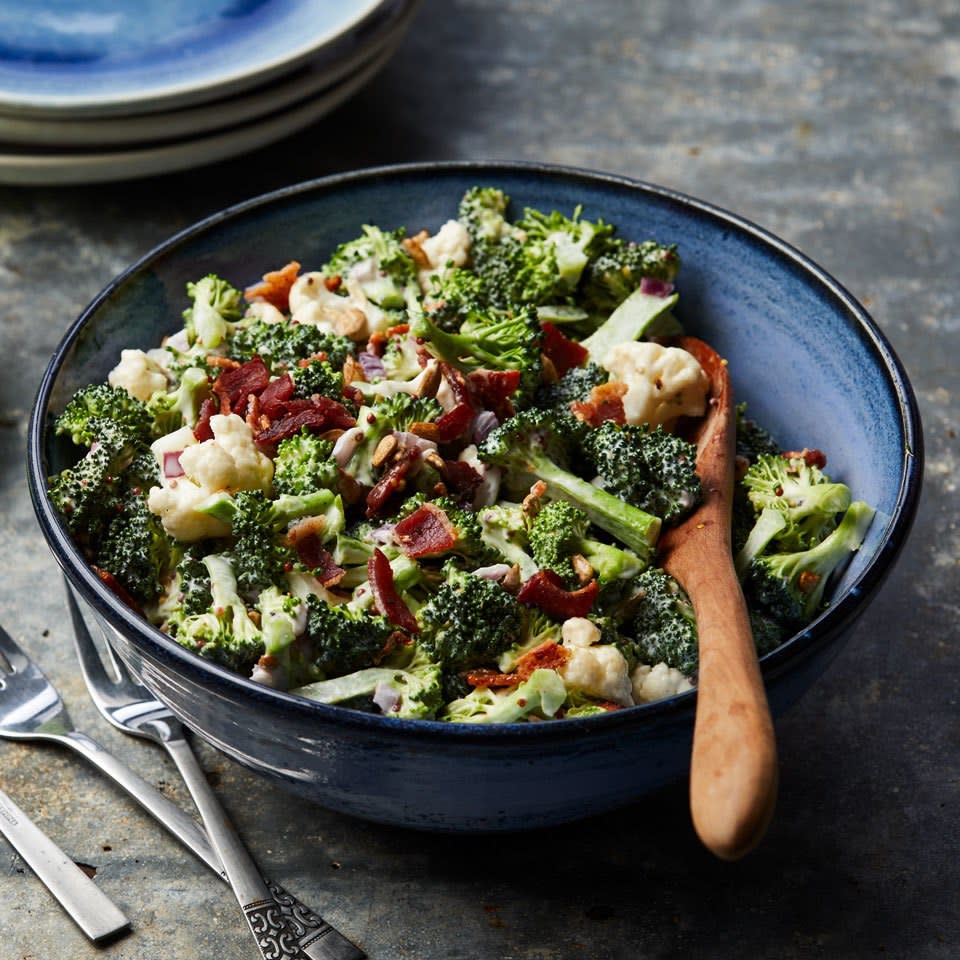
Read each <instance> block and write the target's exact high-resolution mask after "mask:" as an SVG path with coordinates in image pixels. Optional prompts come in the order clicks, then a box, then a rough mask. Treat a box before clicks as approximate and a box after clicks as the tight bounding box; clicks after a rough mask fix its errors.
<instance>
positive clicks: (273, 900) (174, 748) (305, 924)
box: [163, 737, 366, 960]
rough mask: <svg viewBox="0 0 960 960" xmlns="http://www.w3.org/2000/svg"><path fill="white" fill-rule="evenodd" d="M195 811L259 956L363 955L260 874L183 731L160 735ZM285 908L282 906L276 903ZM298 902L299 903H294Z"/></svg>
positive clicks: (343, 959)
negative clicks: (169, 735)
mask: <svg viewBox="0 0 960 960" xmlns="http://www.w3.org/2000/svg"><path fill="white" fill-rule="evenodd" d="M163 746H164V747H165V748H166V751H167V753H168V754H169V755H170V757H171V758H172V759H173V762H174V763H175V764H176V766H177V769H178V770H179V771H180V775H181V776H182V777H183V780H184V783H186V785H187V789H188V790H189V791H190V795H191V796H192V797H193V802H194V803H195V804H196V806H197V809H198V810H199V811H200V816H201V817H202V818H203V823H204V826H205V827H206V828H207V835H208V836H209V837H210V842H211V843H212V845H213V846H214V848H215V849H216V851H217V853H218V854H219V855H220V859H221V862H222V863H223V866H224V870H225V872H226V874H227V879H228V880H229V883H230V886H231V888H232V889H233V892H234V894H235V895H236V898H237V901H238V902H239V903H240V906H241V908H242V909H243V912H244V915H245V916H246V918H247V923H248V925H249V926H250V929H251V931H252V932H253V935H254V938H255V939H256V940H257V943H258V945H259V946H260V950H261V953H263V955H264V956H265V957H267V956H268V957H270V958H277V960H281V958H284V960H285V958H293V957H301V958H302V957H304V956H306V957H309V958H310V960H363V957H365V956H366V954H365V953H364V952H363V951H362V950H360V949H359V948H357V947H356V946H355V945H354V944H353V943H351V942H350V941H349V940H347V938H346V937H344V936H343V935H342V934H341V933H339V932H338V931H337V930H334V928H333V927H331V926H330V924H329V923H327V922H326V921H325V920H323V919H322V918H321V917H319V916H317V915H316V914H315V913H313V912H312V911H310V910H308V908H306V907H304V906H303V904H301V903H300V902H299V901H298V900H296V899H295V898H294V897H293V896H292V895H291V894H289V893H287V892H286V891H285V890H284V889H283V888H282V887H280V886H279V885H278V884H275V883H270V884H268V883H267V881H265V880H264V878H263V876H262V875H261V874H260V871H259V870H258V868H257V866H256V864H255V863H254V862H253V858H252V857H251V856H250V854H249V852H248V851H247V849H246V847H245V846H244V845H243V842H242V841H241V840H240V838H239V837H238V836H237V833H236V830H234V828H233V825H232V824H231V823H230V821H229V819H228V818H227V815H226V813H225V812H224V809H223V807H222V806H221V804H220V801H219V800H218V799H217V796H216V794H215V793H214V792H213V788H212V787H211V786H210V782H209V781H208V780H207V778H206V775H205V774H204V772H203V770H202V769H201V767H200V764H199V763H198V761H197V758H196V755H195V754H194V752H193V750H192V749H191V748H190V744H189V743H187V741H186V739H185V738H183V737H171V738H169V739H164V740H163ZM278 905H282V906H286V907H288V908H289V909H286V910H282V909H280V906H278ZM298 908H299V909H298Z"/></svg>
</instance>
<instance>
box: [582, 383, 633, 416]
mask: <svg viewBox="0 0 960 960" xmlns="http://www.w3.org/2000/svg"><path fill="white" fill-rule="evenodd" d="M626 392H627V385H626V384H625V383H621V382H620V381H619V380H611V381H610V382H609V383H601V384H598V385H597V386H595V387H594V388H593V389H592V390H591V391H590V396H589V398H588V399H586V400H574V401H572V402H571V404H570V410H571V412H572V413H573V415H574V416H575V417H577V418H578V419H579V420H583V421H584V422H585V423H589V424H590V426H591V427H599V426H600V424H601V423H603V421H604V420H612V421H613V422H614V423H619V424H621V425H622V424H624V423H626V422H627V415H626V412H625V411H624V409H623V395H624V394H625V393H626Z"/></svg>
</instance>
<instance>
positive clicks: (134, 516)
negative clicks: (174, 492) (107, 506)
mask: <svg viewBox="0 0 960 960" xmlns="http://www.w3.org/2000/svg"><path fill="white" fill-rule="evenodd" d="M172 554H173V543H172V541H171V539H170V537H169V536H168V535H167V533H166V531H165V530H164V529H163V524H162V523H161V522H160V518H159V517H158V516H157V515H156V514H154V513H151V512H150V511H149V509H147V502H146V499H145V497H144V496H143V495H140V496H130V497H128V498H127V499H126V501H125V502H124V503H123V504H122V506H121V508H120V510H119V512H118V513H117V514H116V516H114V518H113V519H112V520H111V521H110V525H109V526H108V527H107V529H106V532H105V534H104V536H103V539H102V540H101V541H100V543H99V545H98V547H97V552H96V561H95V562H96V565H97V566H98V567H100V568H101V569H102V570H107V571H109V572H110V573H112V574H113V575H114V576H115V577H116V578H117V580H118V581H119V582H120V583H121V584H123V586H124V587H125V588H126V590H127V592H128V593H129V594H130V595H131V596H132V597H133V598H134V599H135V600H138V601H140V603H144V604H146V603H151V602H152V601H154V600H156V599H157V597H158V596H159V595H160V594H161V593H162V591H163V584H162V582H161V581H162V578H163V576H164V573H165V571H166V570H167V568H168V565H169V563H170V560H171V557H172Z"/></svg>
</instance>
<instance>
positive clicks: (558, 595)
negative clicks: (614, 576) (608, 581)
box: [517, 570, 600, 620]
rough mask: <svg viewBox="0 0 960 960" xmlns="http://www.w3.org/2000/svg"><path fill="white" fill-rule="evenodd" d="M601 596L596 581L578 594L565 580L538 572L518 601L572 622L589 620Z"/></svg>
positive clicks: (549, 572)
mask: <svg viewBox="0 0 960 960" xmlns="http://www.w3.org/2000/svg"><path fill="white" fill-rule="evenodd" d="M599 592H600V585H599V584H598V583H597V581H596V580H591V581H590V582H589V583H588V584H587V585H586V586H583V587H580V588H579V589H577V590H567V589H566V588H565V587H564V585H563V580H561V579H560V577H559V576H558V575H557V574H556V573H554V572H553V571H552V570H538V571H537V572H536V573H535V574H534V575H533V576H532V577H530V579H529V580H527V581H526V582H525V583H524V584H523V586H522V587H521V588H520V592H519V593H518V594H517V599H518V600H519V601H520V602H521V603H526V604H529V605H530V606H534V607H539V608H540V609H541V610H543V612H544V613H547V614H549V615H550V616H551V617H553V618H554V619H555V620H568V619H569V618H570V617H585V616H586V615H587V614H588V613H589V612H590V608H591V607H592V606H593V601H594V600H596V598H597V594H598V593H599Z"/></svg>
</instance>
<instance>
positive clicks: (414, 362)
mask: <svg viewBox="0 0 960 960" xmlns="http://www.w3.org/2000/svg"><path fill="white" fill-rule="evenodd" d="M380 359H381V361H382V362H383V368H384V370H385V371H386V379H387V380H399V381H401V382H404V383H408V382H409V381H411V380H415V379H416V378H417V377H418V376H420V374H421V373H423V367H421V366H420V345H419V344H418V343H417V341H416V339H415V338H414V337H411V336H408V335H400V334H396V335H394V336H392V337H390V338H389V339H388V340H387V343H386V346H385V347H384V348H383V356H382V357H381V358H380Z"/></svg>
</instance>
